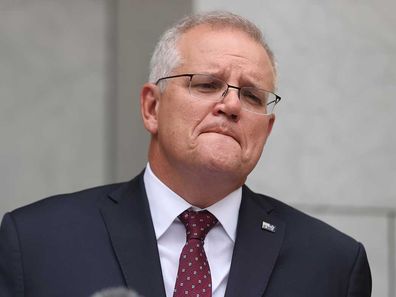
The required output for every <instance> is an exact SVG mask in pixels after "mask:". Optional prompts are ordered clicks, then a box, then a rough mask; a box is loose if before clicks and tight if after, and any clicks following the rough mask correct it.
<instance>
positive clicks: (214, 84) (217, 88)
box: [190, 74, 227, 101]
mask: <svg viewBox="0 0 396 297" xmlns="http://www.w3.org/2000/svg"><path fill="white" fill-rule="evenodd" d="M226 89H227V84H226V83H225V82H224V81H222V80H221V79H218V78H215V77H213V76H210V75H205V74H194V76H193V77H192V78H191V81H190V94H191V96H192V97H195V98H200V99H204V100H211V101H217V100H220V99H221V97H222V94H223V93H224V92H225V90H226Z"/></svg>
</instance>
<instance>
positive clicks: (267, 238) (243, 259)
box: [225, 187, 286, 297]
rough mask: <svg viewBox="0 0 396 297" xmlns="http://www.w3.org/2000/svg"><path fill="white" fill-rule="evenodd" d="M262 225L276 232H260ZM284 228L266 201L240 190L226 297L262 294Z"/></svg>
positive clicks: (248, 191)
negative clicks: (240, 199)
mask: <svg viewBox="0 0 396 297" xmlns="http://www.w3.org/2000/svg"><path fill="white" fill-rule="evenodd" d="M263 222H266V223H268V224H270V225H273V226H275V227H276V230H275V232H271V231H268V230H265V229H262V223H263ZM285 228H286V225H285V223H284V222H283V221H282V220H280V219H279V218H278V217H277V216H276V213H275V211H274V207H273V206H272V205H271V204H270V203H269V202H268V201H267V200H266V199H263V198H262V197H261V196H260V195H257V194H254V193H253V192H251V191H250V190H249V189H248V188H247V187H243V194H242V203H241V207H240V210H239V218H238V228H237V238H236V242H235V246H234V252H233V256H232V263H231V269H230V274H229V278H228V285H227V289H226V294H225V297H240V296H244V297H250V296H262V295H263V294H264V291H265V289H266V287H267V285H268V281H269V279H270V275H271V273H272V270H273V268H274V266H275V262H276V260H277V258H278V255H279V252H280V249H281V246H282V242H283V237H284V234H285Z"/></svg>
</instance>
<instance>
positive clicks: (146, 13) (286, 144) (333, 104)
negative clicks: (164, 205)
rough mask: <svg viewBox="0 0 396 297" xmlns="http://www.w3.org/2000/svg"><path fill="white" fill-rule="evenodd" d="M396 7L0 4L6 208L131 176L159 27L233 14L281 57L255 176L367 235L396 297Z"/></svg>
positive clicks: (75, 0)
mask: <svg viewBox="0 0 396 297" xmlns="http://www.w3.org/2000/svg"><path fill="white" fill-rule="evenodd" d="M395 6H396V4H395V3H394V1H390V0H379V1H360V2H356V1H322V2H320V3H319V2H317V1H313V0H304V1H298V2H297V1H292V0H285V1H272V0H271V1H270V0H269V1H261V0H254V1H253V0H250V1H237V0H227V1H225V0H218V1H209V0H196V1H192V2H191V1H183V0H179V1H154V0H151V1H147V0H146V1H143V0H142V1H138V0H119V1H110V0H69V1H62V0H29V1H28V0H0V142H1V146H0V188H1V189H2V197H1V198H0V216H1V215H2V214H3V213H4V212H6V211H9V210H11V209H14V208H15V207H18V206H20V205H23V204H26V203H29V202H33V201H36V200H38V199H40V198H42V197H45V196H48V195H52V194H55V193H60V192H70V191H75V190H79V189H82V188H85V187H89V186H94V185H97V184H103V183H108V182H113V181H121V180H126V179H129V178H131V177H132V176H133V175H135V174H136V173H138V172H139V171H140V170H141V169H142V167H143V166H144V164H145V162H146V149H147V142H148V136H147V134H146V133H145V131H144V129H143V128H142V125H141V123H140V115H139V112H138V99H139V87H140V85H141V84H142V83H143V82H144V81H145V80H146V78H147V74H148V61H149V57H150V55H151V52H152V50H153V48H154V44H155V41H156V40H157V39H158V37H159V35H160V33H161V32H162V31H163V30H164V29H165V27H167V26H169V25H170V24H171V23H173V22H174V20H176V19H178V18H179V17H180V16H182V15H184V14H186V13H188V12H191V11H204V10H209V9H227V10H230V11H233V12H237V13H239V14H241V15H244V16H247V17H248V18H250V19H251V20H253V21H255V22H256V23H257V24H259V26H260V27H261V28H262V29H263V30H264V32H265V33H266V36H267V40H268V41H269V43H270V44H271V45H272V47H273V49H274V51H275V53H276V56H277V58H278V62H279V70H280V78H279V90H278V93H279V94H280V95H282V97H283V99H282V102H281V103H280V105H279V106H278V109H277V122H276V125H275V128H274V131H273V134H272V136H271V138H270V140H269V142H268V145H267V147H266V150H265V153H264V155H263V158H262V160H261V162H260V163H259V165H258V167H257V168H256V170H255V171H254V173H253V174H252V176H251V177H250V178H249V181H248V184H249V185H250V186H251V187H252V188H253V189H255V190H257V191H260V192H265V193H267V194H270V195H273V196H274V197H276V198H278V199H281V200H283V201H286V202H288V203H291V204H293V205H295V206H296V207H298V208H301V209H303V210H305V211H307V212H308V213H311V214H313V215H314V216H318V217H320V218H321V219H323V220H325V221H326V222H329V223H331V224H332V225H334V226H336V227H337V228H339V229H341V230H343V231H344V232H346V233H348V234H350V235H352V236H353V237H355V238H357V239H359V240H360V241H362V242H363V243H364V244H365V246H366V248H367V252H368V255H369V259H370V262H371V267H372V271H373V278H374V292H373V296H374V297H396V294H395V282H396V276H395V265H396V257H395V254H396V252H395V246H396V225H395V213H396V210H395V209H396V197H395V196H396V194H395V193H396V156H395V153H394V151H396V136H395V135H396V133H394V131H393V129H394V127H395V126H396V116H395V115H396V110H395V108H396V106H395V105H396V103H395V102H396V101H395V100H394V98H393V96H392V95H393V94H395V91H396V83H395V82H396V70H395V69H396V59H395V52H396V51H395V49H396V40H395V38H394V32H393V31H394V29H393V28H394V27H395V25H396V24H395V22H396V21H395V20H394V18H393V11H395V8H396V7H395Z"/></svg>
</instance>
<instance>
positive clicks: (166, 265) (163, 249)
mask: <svg viewBox="0 0 396 297" xmlns="http://www.w3.org/2000/svg"><path fill="white" fill-rule="evenodd" d="M144 184H145V188H146V193H147V198H148V202H149V205H150V212H151V217H152V220H153V224H154V230H155V235H156V238H157V245H158V251H159V256H160V261H161V269H162V276H163V278H164V285H165V291H166V296H167V297H172V296H173V290H174V286H175V282H176V276H177V270H178V267H179V257H180V253H181V251H182V249H183V246H184V244H185V243H186V229H185V227H184V225H183V223H182V222H181V221H180V220H179V218H178V217H177V216H178V215H179V214H181V213H182V212H183V211H185V210H186V209H189V208H193V209H194V210H200V209H198V208H197V207H194V206H192V205H191V204H189V203H188V202H187V201H185V200H184V199H183V198H182V197H180V196H179V195H177V194H176V193H174V192H173V191H172V190H171V189H169V188H168V187H167V186H166V185H165V184H164V183H162V182H161V181H160V180H159V179H158V178H157V177H156V176H155V175H154V173H153V171H152V170H151V168H150V165H149V164H147V167H146V171H145V173H144ZM241 199H242V188H239V189H237V190H235V191H234V192H232V193H231V194H229V195H227V196H226V197H224V198H223V199H222V200H220V201H219V202H217V203H215V204H213V205H211V206H209V207H208V208H206V209H207V210H208V211H210V212H211V213H212V214H213V215H215V216H216V218H217V220H218V221H219V223H218V224H216V225H215V226H214V227H213V228H212V229H211V230H210V231H209V233H208V235H207V236H206V238H205V245H204V249H205V252H206V256H207V258H208V262H209V266H210V272H211V276H212V289H213V297H224V294H225V290H226V286H227V281H228V275H229V272H230V266H231V258H232V252H233V249H234V243H235V236H236V228H237V222H238V213H239V207H240V204H241Z"/></svg>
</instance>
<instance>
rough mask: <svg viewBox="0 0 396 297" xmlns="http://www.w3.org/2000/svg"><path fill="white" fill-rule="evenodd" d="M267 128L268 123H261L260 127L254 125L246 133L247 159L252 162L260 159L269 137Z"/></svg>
mask: <svg viewBox="0 0 396 297" xmlns="http://www.w3.org/2000/svg"><path fill="white" fill-rule="evenodd" d="M267 127H268V124H267V123H260V125H258V124H257V125H254V126H252V129H248V131H246V134H245V135H246V143H247V145H246V151H245V156H246V158H251V159H252V161H254V159H258V158H260V156H261V153H262V151H263V147H264V145H265V142H266V140H267V136H268V135H267Z"/></svg>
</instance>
